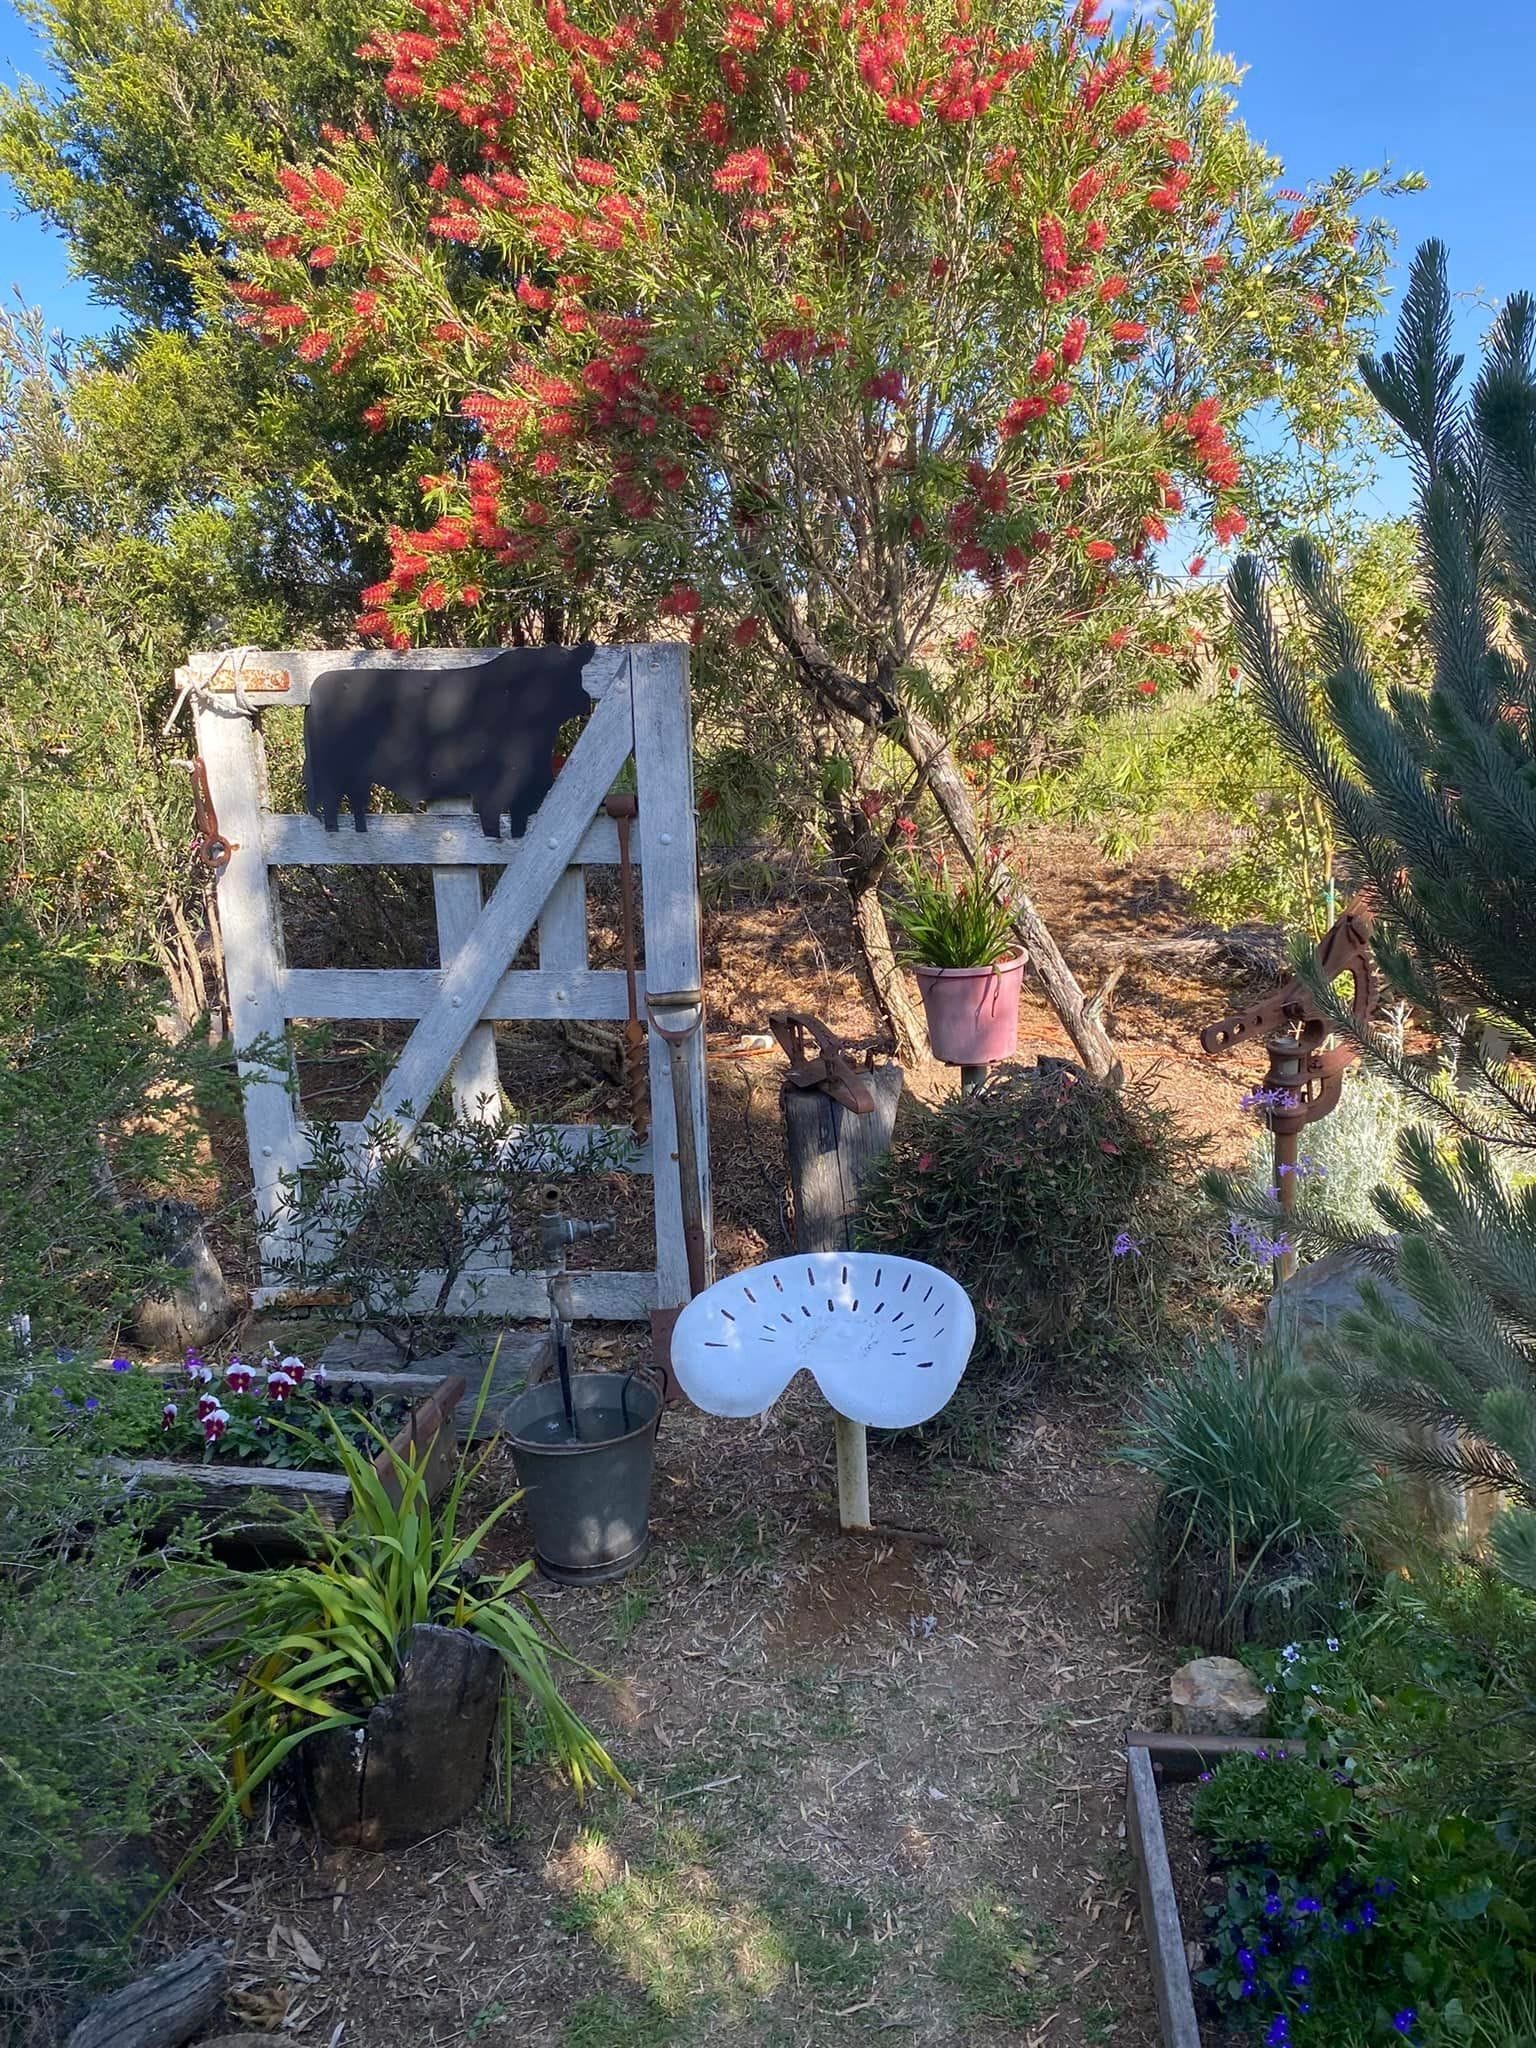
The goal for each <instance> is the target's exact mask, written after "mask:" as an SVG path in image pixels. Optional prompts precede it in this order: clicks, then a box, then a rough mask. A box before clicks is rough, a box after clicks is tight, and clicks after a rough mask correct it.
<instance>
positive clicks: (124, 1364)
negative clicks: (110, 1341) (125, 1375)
mask: <svg viewBox="0 0 1536 2048" xmlns="http://www.w3.org/2000/svg"><path fill="white" fill-rule="evenodd" d="M112 1370H113V1371H114V1372H132V1371H133V1360H132V1359H131V1358H114V1359H113V1361H112Z"/></svg>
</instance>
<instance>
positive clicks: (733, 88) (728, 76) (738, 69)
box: [719, 50, 747, 99]
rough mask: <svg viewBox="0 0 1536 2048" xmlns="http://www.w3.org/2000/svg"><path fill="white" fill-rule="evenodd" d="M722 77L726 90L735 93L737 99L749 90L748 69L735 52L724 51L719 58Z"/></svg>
mask: <svg viewBox="0 0 1536 2048" xmlns="http://www.w3.org/2000/svg"><path fill="white" fill-rule="evenodd" d="M719 64H720V76H721V77H722V78H723V79H724V80H725V89H726V91H727V92H729V93H734V94H735V96H736V98H737V99H740V98H741V95H742V94H743V93H744V92H745V91H746V89H747V73H746V67H745V66H744V65H743V63H742V61H741V59H740V58H739V57H738V56H737V55H736V52H735V51H734V50H722V51H721V52H720V58H719Z"/></svg>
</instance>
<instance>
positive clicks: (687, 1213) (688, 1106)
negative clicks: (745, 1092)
mask: <svg viewBox="0 0 1536 2048" xmlns="http://www.w3.org/2000/svg"><path fill="white" fill-rule="evenodd" d="M645 1010H646V1015H647V1016H648V1017H649V1018H650V1020H651V1029H652V1030H653V1031H654V1032H655V1033H656V1035H657V1036H658V1038H660V1039H661V1040H662V1042H663V1043H664V1044H665V1046H666V1048H667V1059H668V1064H669V1066H670V1069H671V1076H672V1109H673V1119H674V1121H675V1123H676V1125H677V1177H678V1183H679V1187H680V1190H681V1196H682V1209H683V1244H684V1248H685V1249H686V1252H687V1255H688V1294H689V1298H690V1300H691V1299H692V1297H693V1296H694V1295H695V1294H702V1293H703V1291H704V1289H705V1288H706V1287H707V1286H708V1285H709V1246H708V1240H707V1239H706V1237H705V1234H704V1206H703V1201H702V1198H701V1195H700V1190H699V1134H698V1130H697V1127H696V1126H695V1124H694V1121H693V1091H692V1089H691V1088H690V1086H689V1076H688V1049H687V1048H688V1041H689V1040H690V1039H691V1038H692V1037H693V1036H694V1034H695V1033H696V1032H702V1031H703V1029H704V991H703V990H702V989H699V988H684V989H673V990H670V991H668V992H666V993H665V994H660V995H652V994H651V992H650V990H649V989H647V990H646V992H645ZM689 1012H691V1013H692V1014H691V1016H689V1018H688V1022H687V1023H684V1024H681V1025H679V1024H666V1023H664V1022H663V1021H662V1019H663V1018H665V1017H669V1016H672V1017H676V1016H679V1015H685V1016H686V1015H688V1013H689Z"/></svg>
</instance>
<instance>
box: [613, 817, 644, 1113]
mask: <svg viewBox="0 0 1536 2048" xmlns="http://www.w3.org/2000/svg"><path fill="white" fill-rule="evenodd" d="M603 809H604V810H605V811H606V812H607V813H608V815H609V817H610V818H612V820H613V822H614V824H615V825H616V826H617V828H618V834H619V921H620V924H621V926H622V928H623V940H624V986H625V991H626V996H627V1006H628V1014H627V1015H626V1017H625V1019H624V1087H625V1090H626V1092H627V1094H628V1096H629V1109H630V1122H631V1123H632V1124H633V1126H634V1131H635V1136H636V1137H637V1138H643V1137H644V1136H645V1134H646V1132H647V1131H648V1130H649V1129H650V1127H651V1105H650V1092H649V1087H648V1082H649V1076H648V1074H647V1071H646V1062H645V1026H644V1024H643V1023H642V1022H641V1021H640V977H639V969H638V967H637V965H636V959H635V864H634V858H633V856H632V854H631V852H630V845H629V828H630V826H631V825H632V824H633V823H634V821H635V819H636V818H637V817H638V816H639V815H640V805H639V802H638V800H637V799H636V798H635V797H632V796H624V795H615V796H610V797H607V798H605V799H604V802H603Z"/></svg>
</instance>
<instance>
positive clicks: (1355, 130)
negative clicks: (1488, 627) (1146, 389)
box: [0, 0, 1536, 510]
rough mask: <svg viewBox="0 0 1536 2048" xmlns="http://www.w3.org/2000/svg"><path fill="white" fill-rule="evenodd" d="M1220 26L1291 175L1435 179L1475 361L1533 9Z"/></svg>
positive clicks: (52, 314) (5, 220) (1437, 223)
mask: <svg viewBox="0 0 1536 2048" xmlns="http://www.w3.org/2000/svg"><path fill="white" fill-rule="evenodd" d="M1125 4H1126V5H1131V4H1136V0H1125ZM1217 30H1218V39H1219V42H1220V44H1221V47H1222V48H1224V49H1226V50H1229V51H1231V52H1232V53H1233V54H1234V55H1235V56H1236V57H1237V58H1238V59H1239V60H1240V61H1241V62H1242V63H1244V64H1246V65H1247V66H1248V77H1247V80H1246V82H1245V84H1244V87H1243V92H1242V100H1241V103H1242V108H1243V112H1244V116H1245V118H1246V120H1247V122H1248V125H1249V127H1250V128H1251V129H1252V131H1253V132H1254V133H1255V134H1256V135H1257V136H1258V137H1259V138H1260V139H1261V140H1262V141H1264V142H1265V143H1267V144H1268V145H1269V146H1270V148H1272V149H1273V150H1274V151H1275V152H1276V153H1277V154H1278V155H1280V156H1282V157H1283V158H1284V160H1285V164H1286V172H1287V177H1288V179H1289V180H1290V181H1291V182H1293V183H1299V182H1302V181H1304V180H1306V179H1308V178H1312V177H1322V176H1326V175H1327V174H1328V172H1330V171H1331V170H1333V169H1335V168H1336V166H1338V165H1339V164H1341V163H1352V164H1356V165H1364V164H1369V163H1380V162H1385V161H1390V162H1391V163H1392V164H1393V165H1394V166H1395V167H1396V168H1398V169H1399V170H1410V169H1412V170H1419V171H1423V172H1424V173H1425V175H1426V176H1427V177H1428V179H1429V184H1430V189H1429V190H1428V192H1425V193H1421V194H1419V195H1417V196H1410V197H1407V198H1405V199H1403V200H1401V201H1398V202H1396V204H1395V206H1394V208H1393V217H1394V219H1395V220H1396V222H1397V225H1398V229H1399V233H1400V235H1401V238H1402V244H1403V248H1404V250H1405V251H1408V250H1411V249H1412V247H1413V245H1414V244H1415V243H1416V242H1419V241H1421V240H1423V238H1424V237H1425V236H1427V235H1439V236H1441V237H1442V238H1443V239H1444V240H1445V241H1446V242H1447V243H1448V244H1449V245H1450V250H1451V265H1452V277H1453V281H1454V284H1455V286H1456V289H1457V291H1458V294H1460V295H1461V296H1460V301H1459V313H1458V324H1459V328H1460V333H1461V343H1462V346H1463V347H1465V348H1466V349H1467V350H1468V351H1469V352H1470V351H1472V350H1473V349H1475V347H1476V343H1477V339H1478V336H1479V334H1480V333H1481V332H1482V330H1483V329H1484V328H1485V327H1486V326H1487V323H1488V318H1489V312H1490V309H1491V308H1492V307H1493V306H1494V305H1496V304H1497V303H1498V301H1499V300H1501V299H1502V298H1503V297H1505V296H1506V295H1507V294H1508V293H1509V292H1511V291H1513V290H1516V289H1518V288H1519V287H1521V286H1529V287H1531V288H1533V289H1536V125H1533V109H1536V9H1532V10H1531V11H1530V12H1527V11H1526V6H1525V5H1524V4H1523V0H1515V4H1513V5H1508V4H1506V5H1504V6H1500V7H1497V8H1495V7H1490V6H1487V5H1482V6H1478V5H1476V4H1473V5H1461V6H1452V5H1448V4H1446V0H1218V6H1217ZM27 73H30V74H31V75H33V76H41V75H42V73H43V61H42V56H41V53H40V51H39V49H38V46H37V44H36V42H35V40H34V38H33V36H32V33H31V30H30V29H29V28H28V26H27V24H26V23H25V22H23V21H22V19H21V18H20V16H19V15H18V14H17V13H16V11H15V9H14V7H13V6H12V5H11V0H0V76H4V77H6V78H8V79H12V78H14V77H16V76H17V75H18V74H27ZM13 205H14V199H13V195H11V194H10V193H9V192H8V190H7V189H6V187H5V183H4V180H0V290H3V291H4V292H5V293H6V295H7V296H9V295H10V288H11V287H12V286H13V285H15V286H19V288H20V291H21V293H22V296H23V297H24V298H25V299H27V300H28V301H29V302H30V303H33V304H38V305H41V306H42V307H43V309H44V311H45V313H46V314H47V316H48V318H49V320H50V321H51V322H52V323H53V324H54V325H56V326H58V327H61V328H63V329H64V331H65V332H66V333H71V334H85V333H90V332H94V331H97V330H99V329H101V328H103V327H105V326H108V325H110V319H111V316H110V313H109V311H108V310H106V309H103V308H101V307H98V306H95V305H93V304H92V303H91V300H90V296H89V292H88V291H87V289H86V287H84V286H83V285H81V284H80V283H79V282H78V281H72V280H71V279H70V277H69V271H68V259H67V256H66V253H65V250H64V248H63V246H62V245H61V243H60V242H59V241H58V239H57V238H56V237H54V236H51V235H49V234H47V233H46V232H45V231H44V230H43V229H42V228H40V227H39V226H38V225H37V224H36V223H35V222H33V221H30V220H26V219H22V220H16V219H13V218H9V217H7V216H8V215H9V213H10V211H11V209H12V207H13ZM1389 317H1390V315H1389ZM1378 502H1379V504H1380V506H1381V508H1382V509H1390V510H1398V509H1401V507H1402V505H1403V503H1404V502H1405V485H1404V480H1403V478H1402V476H1401V475H1400V474H1397V475H1394V474H1391V473H1388V474H1387V475H1385V476H1384V477H1383V479H1382V482H1381V486H1380V491H1379V493H1378Z"/></svg>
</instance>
